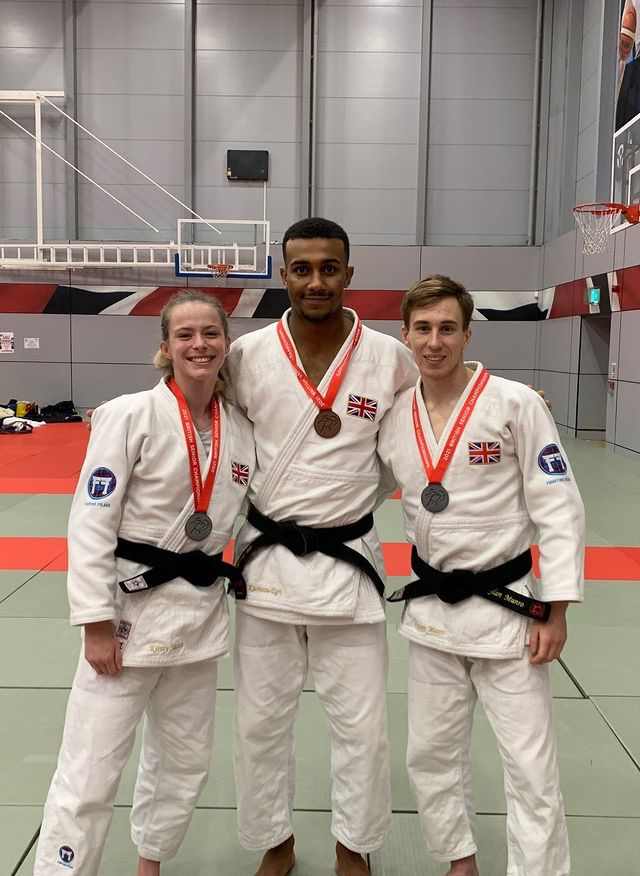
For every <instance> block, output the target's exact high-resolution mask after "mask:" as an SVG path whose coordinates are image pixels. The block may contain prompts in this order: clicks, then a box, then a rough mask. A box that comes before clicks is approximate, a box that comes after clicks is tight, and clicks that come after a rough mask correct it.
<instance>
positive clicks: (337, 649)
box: [234, 610, 391, 854]
mask: <svg viewBox="0 0 640 876" xmlns="http://www.w3.org/2000/svg"><path fill="white" fill-rule="evenodd" d="M386 627H387V625H386V623H385V622H382V623H374V624H346V625H343V626H339V625H331V626H324V625H322V626H298V625H294V624H287V623H276V622H274V621H270V620H264V619H263V618H258V617H253V616H251V615H249V614H247V613H245V612H244V611H241V610H239V611H237V612H236V637H235V653H234V665H235V691H236V705H235V731H236V732H235V764H236V788H237V795H238V835H239V839H240V842H241V844H242V845H243V846H244V847H245V848H247V849H253V850H259V849H270V848H273V847H274V846H277V845H278V844H279V843H281V842H284V840H286V839H287V838H288V837H290V836H291V835H292V833H293V828H292V823H291V822H292V812H293V797H294V790H295V758H294V750H293V725H294V721H295V717H296V713H297V711H298V704H299V701H300V695H301V693H302V688H303V685H304V682H305V679H306V677H307V672H308V671H309V670H311V672H312V673H313V678H314V682H315V690H316V693H317V695H318V697H319V699H320V702H321V704H322V706H323V709H324V711H325V714H326V717H327V721H328V724H329V735H330V741H331V809H332V822H331V832H332V834H333V836H334V837H335V838H336V839H337V840H339V841H340V842H341V843H342V844H343V845H344V846H346V847H347V848H349V849H351V850H352V851H354V852H360V853H363V854H364V853H366V852H370V851H373V850H374V849H378V848H380V846H381V845H382V844H383V842H384V839H385V837H386V835H387V833H388V831H389V828H390V824H391V789H390V769H389V743H388V739H387V704H386V683H387V670H388V653H387V629H386Z"/></svg>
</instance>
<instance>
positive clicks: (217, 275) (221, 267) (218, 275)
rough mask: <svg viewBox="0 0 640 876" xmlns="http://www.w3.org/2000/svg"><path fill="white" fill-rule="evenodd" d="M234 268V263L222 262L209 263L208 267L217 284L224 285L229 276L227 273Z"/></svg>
mask: <svg viewBox="0 0 640 876" xmlns="http://www.w3.org/2000/svg"><path fill="white" fill-rule="evenodd" d="M232 268H233V265H225V264H222V263H214V264H211V265H207V269H208V270H209V271H211V276H212V277H213V280H214V282H215V284H216V286H222V284H223V283H224V281H225V280H226V278H227V274H228V273H229V271H230V270H231V269H232Z"/></svg>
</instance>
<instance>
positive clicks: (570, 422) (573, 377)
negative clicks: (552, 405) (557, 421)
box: [551, 374, 579, 429]
mask: <svg viewBox="0 0 640 876" xmlns="http://www.w3.org/2000/svg"><path fill="white" fill-rule="evenodd" d="M578 380H579V378H578V375H577V374H570V375H569V405H568V410H567V426H569V428H570V429H575V428H576V417H577V406H578ZM551 401H552V402H553V399H551Z"/></svg>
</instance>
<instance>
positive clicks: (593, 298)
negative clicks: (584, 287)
mask: <svg viewBox="0 0 640 876" xmlns="http://www.w3.org/2000/svg"><path fill="white" fill-rule="evenodd" d="M589 304H600V290H599V289H596V288H593V289H589Z"/></svg>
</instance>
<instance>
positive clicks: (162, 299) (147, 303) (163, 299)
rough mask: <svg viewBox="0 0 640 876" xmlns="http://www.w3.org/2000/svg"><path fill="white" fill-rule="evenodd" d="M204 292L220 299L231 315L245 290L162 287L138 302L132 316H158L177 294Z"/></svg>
mask: <svg viewBox="0 0 640 876" xmlns="http://www.w3.org/2000/svg"><path fill="white" fill-rule="evenodd" d="M187 291H189V292H192V291H198V292H204V293H205V294H207V295H211V296H213V297H215V298H217V299H218V301H219V302H220V303H221V304H222V306H223V308H224V311H225V313H227V314H230V313H232V312H233V310H234V308H235V307H236V306H237V304H238V301H240V296H241V295H242V293H243V291H244V289H232V288H229V289H212V288H211V287H210V286H202V287H194V286H189V287H188V289H187V288H186V287H184V286H181V287H174V286H160V287H159V288H158V289H156V290H154V291H153V292H150V293H149V294H148V295H147V297H146V298H143V299H142V301H138V303H137V304H135V305H134V306H133V307H132V308H131V312H130V314H129V315H130V316H157V315H158V314H159V313H160V311H161V310H162V308H163V307H164V305H165V304H166V303H167V301H168V300H169V299H170V298H171V296H172V295H174V294H175V293H176V292H187Z"/></svg>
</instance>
